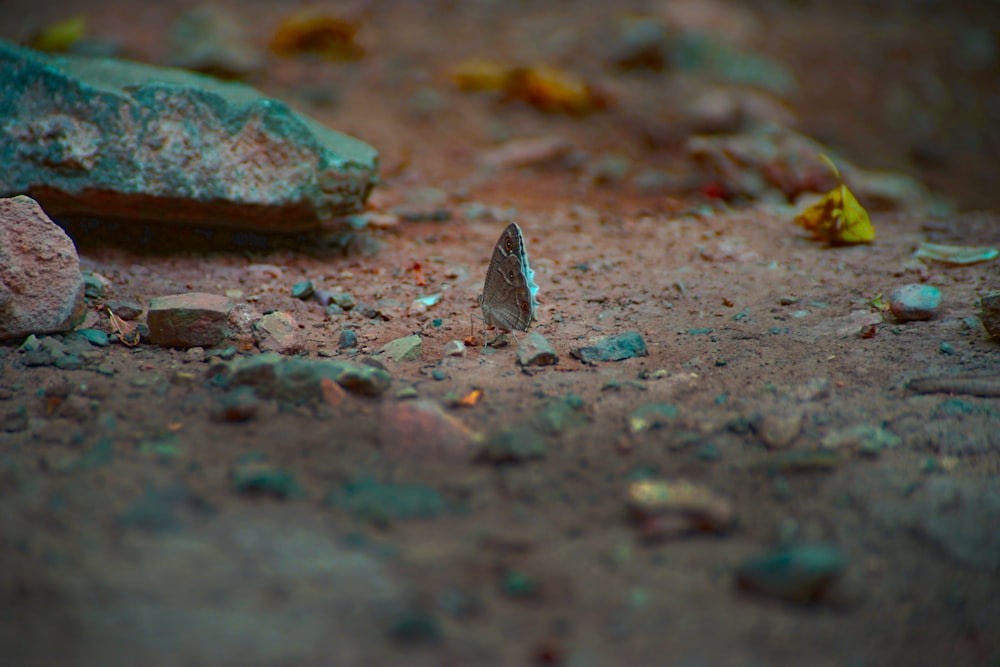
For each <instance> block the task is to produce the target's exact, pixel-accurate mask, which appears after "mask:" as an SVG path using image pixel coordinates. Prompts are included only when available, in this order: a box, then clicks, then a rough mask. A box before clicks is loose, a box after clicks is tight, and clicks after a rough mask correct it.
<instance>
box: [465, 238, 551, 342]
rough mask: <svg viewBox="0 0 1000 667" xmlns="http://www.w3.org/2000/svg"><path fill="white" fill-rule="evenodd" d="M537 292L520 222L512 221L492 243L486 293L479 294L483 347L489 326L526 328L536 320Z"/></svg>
mask: <svg viewBox="0 0 1000 667" xmlns="http://www.w3.org/2000/svg"><path fill="white" fill-rule="evenodd" d="M537 293H538V285H536V284H535V272H534V271H532V270H531V266H530V265H529V264H528V253H527V252H526V251H525V248H524V235H523V234H522V233H521V228H520V227H518V226H517V223H516V222H512V223H510V224H509V225H507V228H506V229H505V230H503V234H501V235H500V239H499V240H498V241H497V243H496V245H495V246H493V257H492V258H491V259H490V266H489V268H488V269H486V281H485V282H484V283H483V293H482V294H480V295H479V307H480V308H481V309H482V311H483V316H482V320H483V347H485V346H486V327H487V326H495V327H500V328H503V329H507V330H509V331H513V330H514V329H517V330H518V331H527V330H528V327H529V326H531V323H532V322H534V321H535V310H536V309H537V308H538V301H537V300H535V295H536V294H537Z"/></svg>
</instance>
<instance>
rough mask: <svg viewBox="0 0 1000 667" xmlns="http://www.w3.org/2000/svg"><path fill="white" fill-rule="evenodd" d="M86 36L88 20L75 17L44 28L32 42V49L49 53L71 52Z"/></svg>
mask: <svg viewBox="0 0 1000 667" xmlns="http://www.w3.org/2000/svg"><path fill="white" fill-rule="evenodd" d="M86 34H87V19H86V18H85V17H83V16H74V17H72V18H68V19H66V20H65V21H59V22H58V23H53V24H51V25H48V26H45V27H44V28H42V30H41V31H40V32H39V33H38V34H37V35H35V37H34V38H33V39H32V40H31V48H33V49H38V50H39V51H49V52H61V51H69V50H70V49H71V48H73V45H74V44H76V43H77V42H79V41H80V40H81V39H83V38H84V37H85V36H86Z"/></svg>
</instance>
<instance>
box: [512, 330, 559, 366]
mask: <svg viewBox="0 0 1000 667" xmlns="http://www.w3.org/2000/svg"><path fill="white" fill-rule="evenodd" d="M517 363H519V364H521V365H522V366H553V365H555V364H557V363H559V356H558V355H557V354H556V351H555V348H553V347H552V344H551V343H550V342H549V341H548V340H546V338H545V336H543V335H542V334H540V333H538V332H537V331H530V332H528V335H526V336H525V337H524V340H522V341H521V342H520V343H519V344H518V346H517Z"/></svg>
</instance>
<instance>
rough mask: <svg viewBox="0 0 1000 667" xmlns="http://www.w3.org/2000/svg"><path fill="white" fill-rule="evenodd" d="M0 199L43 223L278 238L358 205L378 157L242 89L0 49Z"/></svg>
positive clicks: (170, 73) (191, 76) (187, 75)
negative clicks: (82, 220) (41, 215)
mask: <svg viewBox="0 0 1000 667" xmlns="http://www.w3.org/2000/svg"><path fill="white" fill-rule="evenodd" d="M0 99H6V100H17V101H18V103H17V104H8V105H4V106H3V107H0V163H2V164H4V165H7V167H8V169H7V171H6V173H5V178H4V180H3V183H2V185H0V195H10V194H31V195H36V198H37V199H38V200H39V202H40V203H41V204H42V205H43V206H44V207H45V209H46V211H48V212H49V213H50V214H51V215H54V216H60V215H71V214H72V215H91V216H100V217H114V218H122V219H128V220H151V221H161V222H172V223H187V224H200V225H207V226H216V225H219V226H230V227H244V228H255V229H261V230H268V231H291V230H300V229H309V228H316V227H318V226H320V225H321V223H322V222H324V221H327V220H331V219H333V218H336V217H338V216H341V215H343V214H346V213H350V212H352V211H355V210H357V209H359V208H360V207H361V206H362V205H363V204H364V202H365V200H366V199H367V197H368V194H369V193H370V192H371V189H372V188H373V187H374V185H375V182H376V180H377V170H378V153H377V152H376V151H375V149H373V148H372V147H371V146H369V145H367V144H365V143H364V142H361V141H359V140H357V139H354V138H352V137H348V136H346V135H343V134H340V133H338V132H334V131H333V130H330V129H328V128H326V127H324V126H323V125H320V124H319V123H317V122H316V121H313V120H311V119H309V118H306V117H304V116H300V115H299V114H297V113H295V112H293V111H292V110H291V109H290V108H289V107H288V106H287V105H286V104H284V103H283V102H280V101H278V100H274V99H269V98H266V97H264V96H263V95H261V94H260V93H259V92H258V91H256V90H254V89H253V88H250V87H249V86H246V85H243V84H239V83H228V82H223V81H220V80H217V79H213V78H211V77H207V76H202V75H199V74H195V73H192V72H187V71H183V70H176V69H169V68H162V67H153V66H150V65H144V64H139V63H134V62H128V61H124V60H116V59H113V58H86V57H78V56H69V55H66V56H49V55H45V54H42V53H38V52H35V51H32V50H30V49H26V48H22V47H19V46H15V45H13V44H10V43H8V42H0Z"/></svg>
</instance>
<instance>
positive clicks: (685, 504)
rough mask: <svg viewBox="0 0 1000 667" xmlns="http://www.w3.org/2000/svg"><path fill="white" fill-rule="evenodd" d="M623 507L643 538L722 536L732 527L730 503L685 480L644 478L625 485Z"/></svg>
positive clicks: (732, 515)
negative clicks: (692, 534)
mask: <svg viewBox="0 0 1000 667" xmlns="http://www.w3.org/2000/svg"><path fill="white" fill-rule="evenodd" d="M625 505H626V507H627V508H628V510H629V511H630V512H631V513H632V515H633V517H634V518H635V519H636V520H637V522H638V523H639V528H640V531H641V532H642V534H643V536H644V537H647V538H670V537H680V536H683V535H687V534H689V533H698V532H708V533H726V532H728V531H729V530H731V529H732V528H733V527H734V526H735V525H736V509H735V508H734V507H733V504H732V503H731V502H730V501H729V500H727V499H725V498H723V497H722V496H719V495H718V494H716V493H715V492H714V491H712V490H711V489H709V488H708V487H705V486H703V485H701V484H697V483H695V482H691V481H688V480H683V479H678V480H663V479H645V480H640V481H635V482H632V483H631V484H629V486H628V491H627V493H626V497H625Z"/></svg>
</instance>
